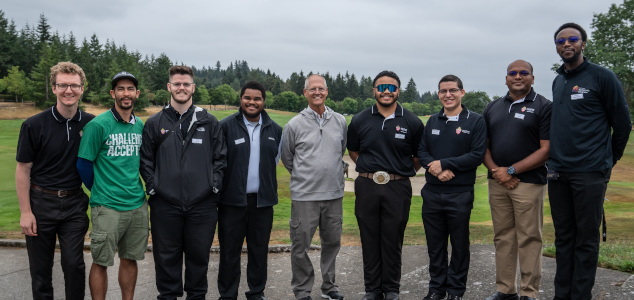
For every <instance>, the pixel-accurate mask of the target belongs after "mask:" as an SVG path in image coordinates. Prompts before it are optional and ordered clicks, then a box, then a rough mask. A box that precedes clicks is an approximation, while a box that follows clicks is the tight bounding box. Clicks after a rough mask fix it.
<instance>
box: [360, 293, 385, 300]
mask: <svg viewBox="0 0 634 300" xmlns="http://www.w3.org/2000/svg"><path fill="white" fill-rule="evenodd" d="M362 300H383V294H382V293H373V292H367V293H365V295H364V296H363V299H362Z"/></svg>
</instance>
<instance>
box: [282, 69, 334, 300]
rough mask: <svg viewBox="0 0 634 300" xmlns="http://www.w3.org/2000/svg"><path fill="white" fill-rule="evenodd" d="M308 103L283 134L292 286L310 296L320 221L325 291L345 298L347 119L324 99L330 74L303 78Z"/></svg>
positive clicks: (306, 298) (324, 294) (301, 295)
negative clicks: (341, 284)
mask: <svg viewBox="0 0 634 300" xmlns="http://www.w3.org/2000/svg"><path fill="white" fill-rule="evenodd" d="M304 95H305V96H306V98H307V99H308V108H306V109H304V110H303V111H302V112H300V113H299V115H297V116H295V117H294V118H293V119H291V120H290V121H289V122H288V124H286V127H285V128H284V134H283V135H282V155H281V159H282V163H283V164H284V166H285V167H286V169H288V171H289V172H290V173H291V182H290V189H291V200H292V208H291V219H290V221H289V223H290V227H291V228H290V235H291V243H292V245H291V269H292V272H293V277H292V279H291V286H292V288H293V293H295V298H297V299H301V300H310V299H311V298H310V293H311V291H312V288H313V282H314V281H315V275H314V274H315V273H314V271H313V266H312V263H311V262H310V258H309V257H308V250H309V249H310V241H311V240H312V239H313V234H314V233H315V230H316V229H317V227H318V226H319V237H320V238H321V264H320V265H321V274H322V279H323V283H322V285H321V291H322V295H321V296H322V297H323V298H326V299H330V300H335V299H337V300H340V299H343V295H341V294H340V293H339V288H338V287H337V285H336V284H335V259H336V257H337V254H338V253H339V247H340V245H341V226H342V223H343V208H342V201H343V188H344V179H343V168H342V165H341V158H342V157H343V154H344V153H345V151H346V119H345V118H344V117H343V116H342V115H341V114H338V113H336V112H334V111H333V110H332V109H330V108H329V107H326V106H325V105H324V101H325V100H326V96H328V87H327V86H326V80H325V79H324V78H323V77H322V76H320V75H311V76H309V77H308V78H307V79H306V82H305V84H304Z"/></svg>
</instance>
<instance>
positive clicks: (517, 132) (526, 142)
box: [482, 89, 552, 184]
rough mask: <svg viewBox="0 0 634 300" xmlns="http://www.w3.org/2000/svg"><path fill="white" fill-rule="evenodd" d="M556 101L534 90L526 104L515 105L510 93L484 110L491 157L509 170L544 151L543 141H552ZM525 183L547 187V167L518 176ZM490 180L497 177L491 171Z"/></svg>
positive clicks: (525, 99) (523, 102)
mask: <svg viewBox="0 0 634 300" xmlns="http://www.w3.org/2000/svg"><path fill="white" fill-rule="evenodd" d="M551 106H552V102H551V101H550V100H548V99H546V98H544V97H543V96H541V95H539V94H537V93H535V91H534V90H533V89H531V91H530V93H529V94H528V95H527V96H526V97H525V98H524V101H521V100H520V101H517V102H514V100H513V98H511V96H510V95H509V94H507V95H506V96H505V97H502V98H499V99H497V100H494V101H493V102H491V103H489V104H488V105H487V107H486V108H485V109H484V112H483V113H482V116H483V117H484V121H485V122H486V124H487V133H488V138H489V149H490V151H491V158H492V159H493V162H495V164H497V165H498V166H504V167H509V166H511V165H513V164H515V163H517V162H519V161H521V160H523V159H524V158H526V157H528V156H529V155H531V154H533V153H534V152H535V151H537V150H539V148H540V140H550V117H551ZM516 176H517V178H519V179H520V181H521V182H525V183H535V184H546V166H545V165H541V166H539V167H537V168H535V169H533V170H529V171H526V172H523V173H520V174H517V175H516ZM488 177H489V178H493V177H492V175H491V173H490V172H489V175H488Z"/></svg>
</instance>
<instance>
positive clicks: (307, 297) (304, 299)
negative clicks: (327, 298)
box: [297, 296, 313, 300]
mask: <svg viewBox="0 0 634 300" xmlns="http://www.w3.org/2000/svg"><path fill="white" fill-rule="evenodd" d="M297 300H313V298H311V297H310V296H306V297H304V298H301V299H297Z"/></svg>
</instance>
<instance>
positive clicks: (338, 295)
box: [321, 291, 343, 300]
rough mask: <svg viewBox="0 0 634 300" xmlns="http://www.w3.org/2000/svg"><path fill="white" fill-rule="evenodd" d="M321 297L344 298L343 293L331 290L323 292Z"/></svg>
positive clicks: (335, 299) (332, 299) (334, 299)
mask: <svg viewBox="0 0 634 300" xmlns="http://www.w3.org/2000/svg"><path fill="white" fill-rule="evenodd" d="M321 297H322V298H324V299H330V300H343V295H342V294H340V293H339V292H338V291H330V292H328V293H327V294H321Z"/></svg>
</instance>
